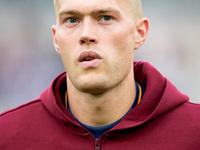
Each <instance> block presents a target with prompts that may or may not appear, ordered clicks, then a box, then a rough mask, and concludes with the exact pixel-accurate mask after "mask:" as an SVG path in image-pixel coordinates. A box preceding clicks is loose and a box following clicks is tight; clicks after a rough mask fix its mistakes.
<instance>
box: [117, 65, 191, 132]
mask: <svg viewBox="0 0 200 150" xmlns="http://www.w3.org/2000/svg"><path fill="white" fill-rule="evenodd" d="M134 75H135V80H136V82H137V83H139V84H141V85H145V86H146V89H145V93H144V95H143V97H142V99H141V102H140V103H139V104H138V105H137V106H136V107H135V108H134V109H133V110H132V111H131V112H130V113H129V114H128V115H127V116H126V117H125V118H124V119H123V120H122V122H121V125H120V126H118V125H117V126H116V127H115V130H116V129H122V128H123V129H125V128H130V127H135V126H138V125H141V124H144V123H146V122H148V121H150V120H152V119H154V118H156V117H159V116H160V115H163V114H164V113H166V112H168V111H170V110H172V109H173V108H176V107H177V106H179V105H181V104H183V103H185V102H187V101H189V97H188V96H187V95H185V94H183V93H181V92H180V91H179V90H178V89H177V88H176V87H175V86H174V85H173V84H172V83H171V82H170V81H169V80H168V79H167V78H165V77H163V76H162V75H161V73H160V72H159V71H158V70H156V69H155V68H154V67H153V66H152V65H151V64H149V63H147V62H142V61H140V62H134Z"/></svg>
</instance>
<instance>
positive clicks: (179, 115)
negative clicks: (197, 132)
mask: <svg viewBox="0 0 200 150" xmlns="http://www.w3.org/2000/svg"><path fill="white" fill-rule="evenodd" d="M170 112H171V114H172V115H174V116H175V118H176V121H178V120H182V122H185V123H186V122H187V125H192V126H196V127H198V128H199V129H200V104H197V103H192V102H189V101H188V102H185V103H183V104H181V105H179V106H177V107H176V108H174V109H172V110H171V111H170Z"/></svg>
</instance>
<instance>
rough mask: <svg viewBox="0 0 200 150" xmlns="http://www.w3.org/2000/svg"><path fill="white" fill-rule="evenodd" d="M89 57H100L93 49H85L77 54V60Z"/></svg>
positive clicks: (81, 60)
mask: <svg viewBox="0 0 200 150" xmlns="http://www.w3.org/2000/svg"><path fill="white" fill-rule="evenodd" d="M90 58H92V60H93V59H101V57H100V56H99V54H97V53H95V52H93V51H85V52H82V53H81V55H80V56H79V62H83V61H86V59H90ZM92 60H89V61H92Z"/></svg>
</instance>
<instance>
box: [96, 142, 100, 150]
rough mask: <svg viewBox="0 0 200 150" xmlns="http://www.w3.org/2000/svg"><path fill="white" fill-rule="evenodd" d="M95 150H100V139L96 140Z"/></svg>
mask: <svg viewBox="0 0 200 150" xmlns="http://www.w3.org/2000/svg"><path fill="white" fill-rule="evenodd" d="M95 150H100V139H95Z"/></svg>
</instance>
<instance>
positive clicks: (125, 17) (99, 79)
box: [52, 0, 148, 93]
mask: <svg viewBox="0 0 200 150" xmlns="http://www.w3.org/2000/svg"><path fill="white" fill-rule="evenodd" d="M54 2H55V9H56V25H54V26H53V27H52V30H53V36H54V46H55V47H56V49H57V51H58V53H59V54H60V55H61V57H62V60H63V63H64V66H65V69H66V71H67V79H68V84H69V85H71V87H73V88H74V89H78V90H79V91H82V92H88V93H102V92H105V91H107V90H109V89H112V88H114V87H116V86H118V85H119V84H121V83H123V82H124V81H125V80H126V81H127V80H129V81H130V78H134V75H133V60H134V50H136V49H138V48H139V47H140V46H141V45H142V44H143V42H144V41H145V39H146V35H147V31H148V20H147V19H146V18H142V12H141V2H140V0H84V1H82V0H55V1H54Z"/></svg>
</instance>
